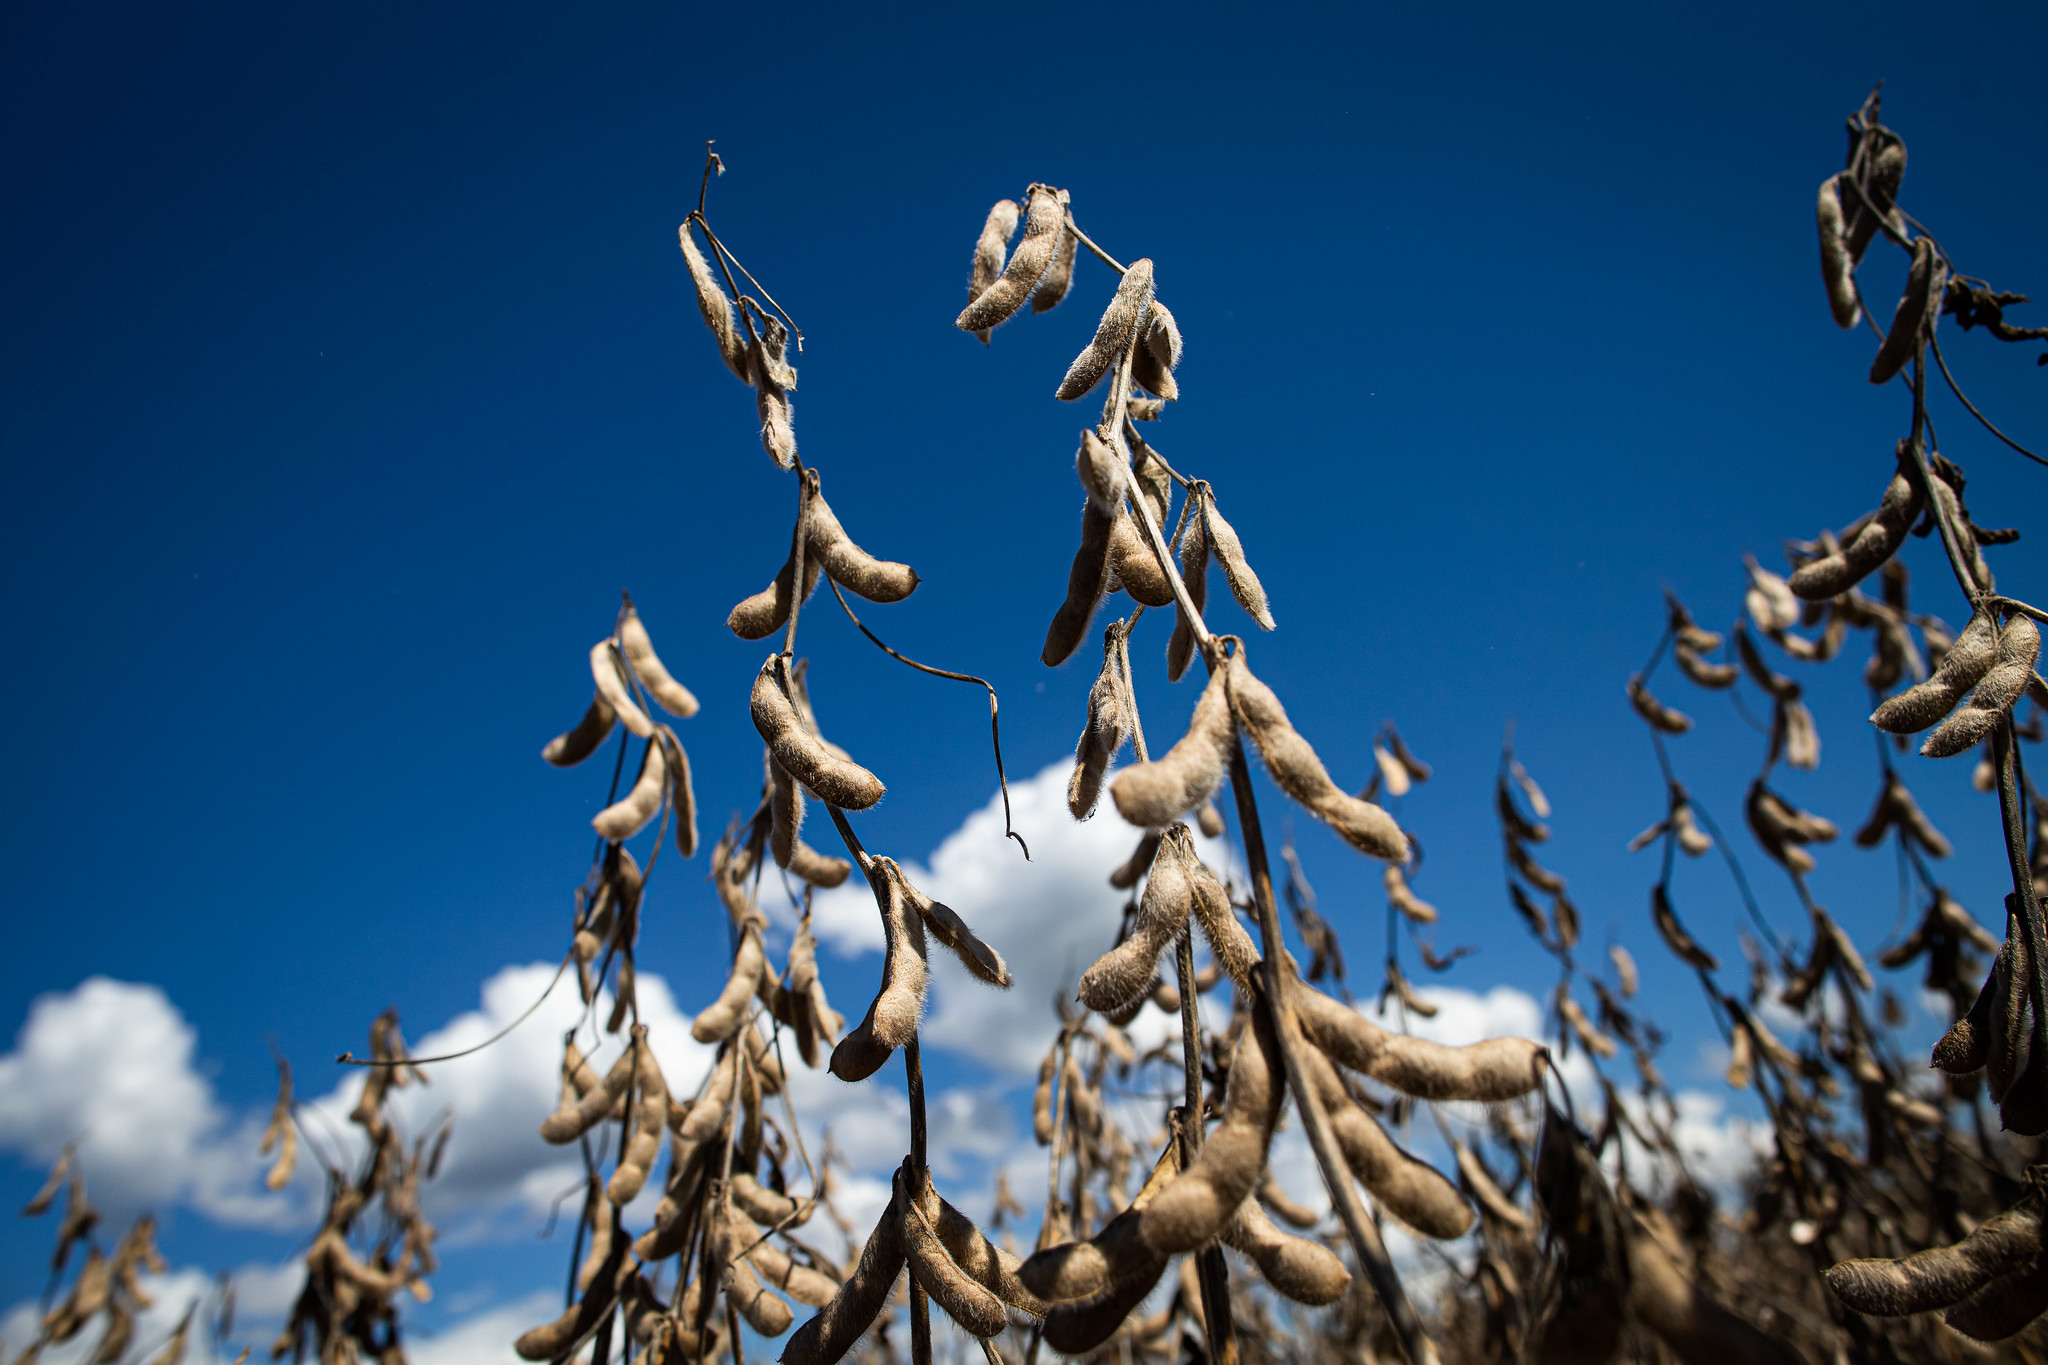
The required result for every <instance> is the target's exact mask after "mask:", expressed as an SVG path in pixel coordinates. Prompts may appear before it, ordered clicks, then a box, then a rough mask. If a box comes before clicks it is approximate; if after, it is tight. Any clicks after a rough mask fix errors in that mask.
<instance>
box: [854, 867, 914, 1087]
mask: <svg viewBox="0 0 2048 1365" xmlns="http://www.w3.org/2000/svg"><path fill="white" fill-rule="evenodd" d="M870 882H871V884H872V885H873V886H874V888H875V894H876V899H877V901H878V902H879V903H880V905H881V909H882V930H883V935H884V937H885V939H886V940H887V942H886V944H885V947H884V951H883V957H882V984H881V988H880V989H879V990H878V991H876V993H875V998H874V1001H873V1002H872V1003H871V1004H869V1006H868V1012H867V1015H866V1016H865V1017H864V1018H862V1020H861V1021H860V1024H859V1025H858V1026H857V1027H855V1029H854V1030H853V1032H851V1033H849V1034H847V1035H846V1036H845V1037H844V1038H842V1039H840V1040H839V1045H838V1046H837V1047H835V1048H834V1049H832V1062H831V1067H830V1069H831V1072H832V1074H833V1075H835V1076H837V1077H838V1078H839V1079H840V1080H842V1081H859V1080H865V1079H866V1078H867V1077H869V1076H872V1075H873V1074H874V1073H875V1072H876V1071H879V1070H880V1069H881V1067H882V1064H883V1063H884V1062H886V1061H888V1060H889V1054H890V1053H892V1052H894V1051H895V1050H896V1049H897V1048H899V1047H902V1046H903V1045H904V1044H905V1043H907V1042H909V1041H910V1039H911V1038H912V1037H914V1036H915V1035H916V1033H917V1021H918V1016H919V1015H921V1014H922V1013H923V1012H924V992H925V982H926V980H927V978H928V976H929V969H928V968H927V967H926V965H925V941H924V919H923V917H922V916H920V915H919V914H918V913H917V912H916V911H914V910H912V909H911V908H910V905H909V902H908V900H907V899H906V898H905V896H904V894H903V888H902V885H901V883H900V882H899V881H898V880H897V879H896V878H895V877H893V876H891V875H889V873H888V872H887V870H886V869H882V868H878V869H876V871H875V872H873V873H871V874H870Z"/></svg>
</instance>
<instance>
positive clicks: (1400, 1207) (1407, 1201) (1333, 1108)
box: [1300, 1047, 1472, 1240]
mask: <svg viewBox="0 0 2048 1365" xmlns="http://www.w3.org/2000/svg"><path fill="white" fill-rule="evenodd" d="M1300 1053H1301V1065H1302V1070H1303V1071H1304V1072H1305V1073H1306V1079H1307V1081H1308V1083H1309V1085H1310V1086H1311V1087H1313V1088H1314V1090H1315V1092H1316V1094H1317V1095H1318V1096H1319V1097H1320V1098H1321V1099H1322V1102H1323V1107H1324V1108H1325V1109H1326V1110H1328V1111H1329V1117H1330V1131H1331V1133H1332V1135H1333V1136H1334V1137H1335V1138H1336V1139H1337V1146H1338V1148H1339V1150H1341V1151H1342V1152H1343V1153H1344V1164H1345V1165H1347V1166H1349V1167H1350V1168H1351V1173H1352V1174H1353V1175H1354V1176H1356V1177H1358V1181H1359V1183H1360V1184H1362V1185H1364V1186H1365V1187H1366V1189H1368V1190H1370V1191H1371V1192H1372V1194H1373V1197H1374V1198H1376V1199H1378V1200H1379V1201H1380V1203H1381V1204H1382V1205H1383V1206H1384V1207H1385V1208H1386V1210H1387V1211H1388V1212H1389V1213H1391V1214H1393V1215H1394V1216H1395V1217H1397V1218H1399V1219H1400V1220H1401V1221H1402V1222H1404V1223H1406V1224H1407V1225H1408V1226H1410V1227H1412V1228H1414V1229H1415V1230H1416V1231H1417V1232H1420V1233H1422V1234H1423V1235H1424V1236H1426V1237H1433V1238H1436V1239H1438V1240H1445V1239H1448V1238H1453V1237H1462V1236H1463V1235H1464V1234H1465V1232H1466V1231H1467V1230H1468V1229H1469V1228H1470V1227H1471V1226H1472V1210H1471V1208H1470V1206H1468V1205H1467V1204H1466V1203H1465V1201H1464V1200H1463V1199H1462V1198H1460V1197H1459V1195H1458V1189H1457V1187H1456V1186H1455V1185H1453V1184H1451V1182H1450V1181H1449V1180H1447V1179H1445V1178H1444V1176H1443V1174H1442V1173H1441V1172H1439V1171H1438V1170H1437V1169H1436V1168H1435V1167H1433V1166H1430V1165H1428V1164H1427V1163H1425V1162H1421V1161H1417V1160H1416V1159H1415V1158H1414V1157H1412V1156H1410V1155H1408V1153H1406V1152H1404V1151H1402V1150H1401V1148H1400V1146H1399V1145H1398V1144H1396V1143H1395V1141H1394V1140H1393V1139H1392V1138H1390V1137H1388V1136H1387V1134H1386V1130H1385V1129H1383V1128H1381V1127H1380V1126H1379V1124H1378V1122H1376V1121H1375V1120H1374V1119H1373V1118H1372V1116H1371V1115H1369V1114H1367V1113H1366V1112H1365V1111H1364V1110H1363V1109H1361V1108H1360V1107H1359V1106H1358V1103H1357V1102H1356V1101H1355V1100H1353V1099H1352V1098H1351V1096H1350V1093H1349V1092H1347V1091H1346V1090H1345V1089H1344V1082H1343V1081H1342V1080H1340V1079H1339V1078H1338V1076H1337V1070H1336V1068H1335V1067H1333V1066H1331V1065H1330V1061H1329V1059H1328V1058H1327V1057H1325V1056H1324V1055H1323V1054H1322V1052H1321V1050H1319V1049H1317V1048H1315V1047H1305V1048H1302V1049H1300Z"/></svg>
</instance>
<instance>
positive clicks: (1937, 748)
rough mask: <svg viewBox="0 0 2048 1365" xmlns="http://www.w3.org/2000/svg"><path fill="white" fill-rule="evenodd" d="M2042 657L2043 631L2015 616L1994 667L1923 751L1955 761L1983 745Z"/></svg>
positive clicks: (2003, 630) (2006, 627) (2004, 632)
mask: <svg viewBox="0 0 2048 1365" xmlns="http://www.w3.org/2000/svg"><path fill="white" fill-rule="evenodd" d="M2040 656H2041V631H2040V628H2039V627H2038V626H2036V625H2035V624H2034V623H2033V621H2032V620H2031V619H2029V618H2027V617H2025V616H2021V615H2017V614H2016V615H2014V616H2013V618H2012V619H2011V620H2009V621H2007V622H2006V623H2005V624H2004V625H2003V626H2002V627H2000V628H1999V631H1998V647H1997V651H1996V652H1995V653H1994V655H1993V656H1992V662H1991V667H1990V668H1989V669H1987V670H1986V671H1985V673H1984V676H1983V677H1982V678H1980V679H1978V680H1977V687H1976V690H1975V691H1973V692H1971V694H1970V699H1969V700H1968V701H1967V702H1965V703H1964V704H1963V705H1961V706H1959V707H1957V708H1956V709H1955V710H1954V711H1953V712H1951V713H1950V714H1949V717H1948V719H1947V720H1944V721H1943V722H1942V723H1941V724H1940V725H1938V726H1936V727H1935V729H1934V733H1933V734H1930V735H1929V736H1928V737H1927V739H1926V741H1925V742H1924V743H1922V744H1921V746H1920V752H1921V753H1923V754H1925V755H1926V756H1927V757H1929V758H1953V757H1954V756H1955V755H1957V754H1959V753H1962V752H1963V751H1965V750H1966V749H1970V748H1973V747H1974V746H1976V745H1977V744H1979V743H1981V742H1982V741H1983V740H1984V738H1985V737H1986V736H1987V735H1989V734H1990V733H1991V730H1992V727H1994V726H1996V725H1997V724H1998V723H1999V721H2001V720H2002V719H2004V718H2005V714H2006V713H2007V712H2008V711H2010V710H2011V709H2012V707H2013V704H2014V703H2015V702H2017V701H2018V700H2019V699H2020V694H2021V693H2023V692H2025V691H2026V690H2027V684H2028V683H2030V682H2032V681H2033V678H2034V663H2035V661H2036V660H2037V659H2039V658H2040Z"/></svg>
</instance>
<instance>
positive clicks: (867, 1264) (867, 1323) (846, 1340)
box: [782, 1199, 903, 1365]
mask: <svg viewBox="0 0 2048 1365" xmlns="http://www.w3.org/2000/svg"><path fill="white" fill-rule="evenodd" d="M898 1227H899V1219H898V1216H897V1211H896V1205H895V1202H894V1200H893V1199H892V1200H891V1202H890V1205H889V1207H888V1208H886V1209H884V1210H883V1211H882V1216H881V1217H880V1218H879V1219H877V1220H876V1222H875V1227H874V1231H872V1232H870V1233H869V1234H868V1240H867V1244H866V1245H865V1246H863V1247H862V1248H861V1253H860V1260H859V1262H858V1263H857V1264H856V1265H855V1266H854V1268H853V1273H852V1274H850V1275H848V1276H847V1277H846V1282H845V1283H844V1284H842V1285H840V1286H839V1292H838V1293H836V1294H834V1295H833V1296H832V1301H831V1302H830V1303H828V1304H826V1305H825V1306H824V1307H823V1308H822V1309H820V1310H819V1311H818V1314H817V1316H816V1317H813V1318H811V1319H810V1320H809V1321H808V1322H806V1323H804V1325H803V1326H801V1327H799V1328H797V1329H796V1332H795V1334H794V1335H792V1336H791V1337H790V1339H789V1342H788V1344H787V1345H785V1346H784V1347H783V1348H782V1365H832V1362H834V1361H836V1360H838V1359H840V1357H842V1356H844V1355H845V1354H846V1353H847V1352H848V1351H849V1350H851V1349H853V1345H854V1343H855V1342H857V1341H859V1340H860V1338H861V1335H862V1334H863V1333H865V1332H866V1331H867V1330H868V1328H869V1327H871V1326H873V1325H874V1321H875V1318H876V1316H877V1315H879V1314H880V1313H881V1311H882V1308H883V1306H884V1305H885V1304H887V1303H888V1301H889V1291H890V1290H891V1289H892V1288H894V1287H895V1284H896V1277H897V1276H898V1275H899V1274H901V1273H902V1271H903V1239H902V1236H901V1235H900V1233H899V1231H898Z"/></svg>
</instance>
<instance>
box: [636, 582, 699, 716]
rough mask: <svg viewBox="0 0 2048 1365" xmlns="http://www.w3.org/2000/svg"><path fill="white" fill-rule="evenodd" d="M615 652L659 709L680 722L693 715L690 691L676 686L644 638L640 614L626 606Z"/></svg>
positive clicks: (645, 635)
mask: <svg viewBox="0 0 2048 1365" xmlns="http://www.w3.org/2000/svg"><path fill="white" fill-rule="evenodd" d="M619 649H620V651H621V652H622V653H623V654H625V656H626V662H627V663H628V664H630V665H631V666H632V669H633V673H634V675H635V676H636V677H638V678H639V679H640V681H641V683H642V684H644V685H645V686H646V688H647V691H648V693H649V694H650V695H652V696H653V698H654V700H655V701H657V702H659V703H660V704H661V709H662V710H664V711H666V712H668V713H669V714H670V715H672V716H678V717H681V718H682V719H684V720H687V719H689V718H690V717H691V716H694V715H696V714H697V698H696V697H695V696H693V695H692V694H691V692H690V689H689V688H687V687H685V686H683V685H682V684H681V683H679V682H677V681H676V680H675V678H674V676H673V675H672V674H670V673H669V671H668V668H667V666H666V665H664V664H663V663H662V661H661V656H660V655H658V654H656V653H655V652H654V641H653V640H652V639H650V638H649V637H648V634H647V626H646V625H645V623H643V622H642V621H641V620H640V613H639V612H638V611H637V610H635V609H634V607H633V605H632V604H631V603H630V602H629V603H627V605H626V615H625V618H624V619H623V620H621V621H620V622H619Z"/></svg>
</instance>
